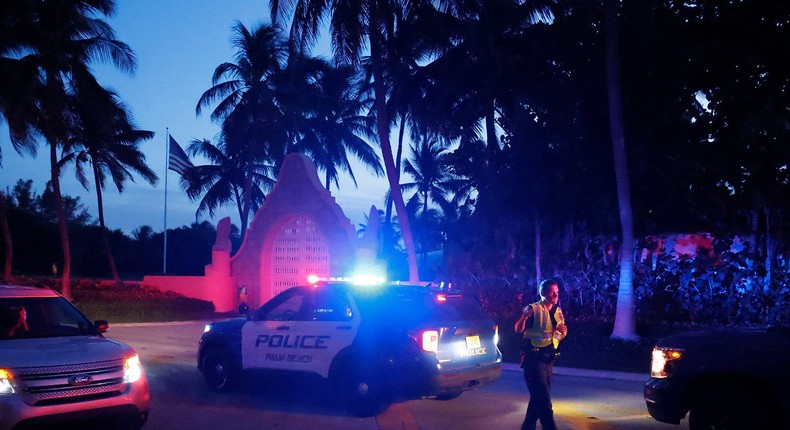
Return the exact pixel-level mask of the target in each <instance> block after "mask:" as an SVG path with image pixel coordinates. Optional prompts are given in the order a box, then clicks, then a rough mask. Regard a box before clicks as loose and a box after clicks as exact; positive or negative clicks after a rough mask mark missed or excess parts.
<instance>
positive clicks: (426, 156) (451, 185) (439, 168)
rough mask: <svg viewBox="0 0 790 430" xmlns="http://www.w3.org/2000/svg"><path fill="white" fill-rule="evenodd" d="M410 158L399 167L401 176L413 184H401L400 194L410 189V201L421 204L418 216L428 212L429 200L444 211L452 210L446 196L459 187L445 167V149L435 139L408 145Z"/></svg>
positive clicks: (448, 197)
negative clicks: (412, 194)
mask: <svg viewBox="0 0 790 430" xmlns="http://www.w3.org/2000/svg"><path fill="white" fill-rule="evenodd" d="M409 148H410V149H411V153H412V158H410V159H407V160H406V161H405V162H404V164H403V171H404V173H407V174H409V176H411V177H412V178H414V182H407V183H401V184H400V186H401V189H402V190H403V191H404V192H408V191H411V190H414V191H415V193H414V196H412V198H411V199H409V201H410V202H411V200H420V201H421V202H422V213H424V214H427V213H428V206H429V203H430V201H431V200H433V201H434V202H435V203H437V204H439V206H440V207H441V208H442V209H443V210H444V209H447V212H451V211H452V207H451V202H450V197H451V196H452V194H453V192H454V191H455V189H456V188H457V186H458V185H459V184H460V181H459V180H457V179H456V178H455V177H454V176H453V175H452V174H451V173H450V171H449V169H448V168H447V165H446V164H445V163H444V160H443V158H444V157H443V156H444V154H445V151H446V149H445V148H443V147H442V146H440V145H439V143H438V142H437V141H436V140H433V139H430V138H426V139H423V140H422V141H421V142H420V143H419V144H418V145H417V146H415V145H410V147H409Z"/></svg>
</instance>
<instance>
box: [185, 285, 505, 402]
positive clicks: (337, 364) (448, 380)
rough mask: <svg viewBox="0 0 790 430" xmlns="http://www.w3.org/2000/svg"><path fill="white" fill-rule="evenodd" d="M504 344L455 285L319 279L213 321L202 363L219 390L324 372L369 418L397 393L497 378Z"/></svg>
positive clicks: (450, 389)
mask: <svg viewBox="0 0 790 430" xmlns="http://www.w3.org/2000/svg"><path fill="white" fill-rule="evenodd" d="M497 342H498V328H497V326H496V324H495V323H494V322H493V321H492V320H491V318H490V317H488V315H486V313H485V312H484V311H483V309H482V307H481V306H480V304H479V303H478V302H477V300H476V299H474V298H472V297H468V296H464V295H463V294H460V293H456V292H454V291H452V290H446V289H439V288H430V286H422V285H397V284H395V285H393V284H373V283H362V284H360V283H356V282H353V281H346V280H344V281H339V282H338V281H335V282H327V281H320V282H317V283H315V284H313V285H307V286H301V287H293V288H290V289H288V290H286V291H284V292H282V293H280V294H278V295H277V296H275V297H273V298H272V299H271V300H269V301H268V302H267V303H266V304H264V305H263V306H262V307H261V308H260V309H258V310H257V312H254V313H252V314H250V315H249V316H248V318H237V319H232V320H228V321H221V322H215V323H212V324H210V325H208V326H206V331H205V333H204V334H203V336H202V338H201V339H200V345H199V348H198V357H197V365H198V369H199V370H200V371H201V373H202V374H203V376H204V378H205V380H206V381H207V382H208V384H209V386H211V387H212V388H213V389H215V390H218V391H223V390H226V389H228V388H231V387H232V386H234V385H235V384H236V383H237V382H238V381H239V380H240V378H241V376H242V374H243V373H244V372H248V371H252V370H255V369H265V370H278V371H287V372H305V373H312V374H317V375H319V376H321V377H322V378H325V379H327V380H329V381H330V382H331V383H332V386H333V387H334V389H336V390H339V392H340V394H341V395H342V398H343V399H344V400H345V401H346V404H347V406H348V408H349V411H350V412H352V413H353V414H355V415H359V416H369V415H372V414H375V413H377V412H380V411H382V410H383V409H385V408H386V407H387V406H388V405H389V404H390V402H391V401H393V399H396V398H399V399H408V398H420V397H435V398H438V399H442V400H449V399H452V398H455V397H458V396H459V395H461V393H462V392H463V391H466V390H473V389H477V388H480V387H483V386H486V385H489V384H492V383H494V382H495V381H497V380H498V379H499V378H500V376H501V373H502V364H501V362H502V354H501V353H500V351H499V349H498V347H497Z"/></svg>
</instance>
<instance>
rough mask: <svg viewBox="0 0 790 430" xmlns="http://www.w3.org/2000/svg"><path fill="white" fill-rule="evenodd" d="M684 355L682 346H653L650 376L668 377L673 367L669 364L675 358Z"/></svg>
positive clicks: (678, 358) (677, 358)
mask: <svg viewBox="0 0 790 430" xmlns="http://www.w3.org/2000/svg"><path fill="white" fill-rule="evenodd" d="M682 356H683V349H680V348H659V347H654V348H653V355H652V357H651V359H650V377H652V378H667V377H669V376H670V373H671V372H670V371H671V367H670V366H669V364H670V363H671V362H673V361H675V360H680V357H682Z"/></svg>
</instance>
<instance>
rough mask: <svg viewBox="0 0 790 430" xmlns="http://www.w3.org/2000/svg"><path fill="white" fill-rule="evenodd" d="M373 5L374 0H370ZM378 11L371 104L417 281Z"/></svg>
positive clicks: (373, 41) (374, 19)
mask: <svg viewBox="0 0 790 430" xmlns="http://www.w3.org/2000/svg"><path fill="white" fill-rule="evenodd" d="M372 3H373V4H375V2H372ZM376 13H377V12H375V11H374V12H373V13H371V18H370V24H369V28H371V29H374V30H372V31H370V35H369V37H370V53H371V56H370V57H371V60H372V63H371V66H372V68H373V79H374V81H373V90H374V93H375V100H374V103H375V104H376V129H377V131H378V135H379V143H380V145H381V155H382V157H384V170H385V171H386V172H387V181H388V182H389V186H390V196H392V200H393V202H394V203H395V213H396V214H398V222H399V223H400V228H401V234H402V236H403V244H404V245H405V246H406V256H407V258H408V262H409V282H418V281H419V277H420V276H419V273H418V270H417V255H416V252H415V249H414V238H413V236H412V232H411V223H410V222H409V215H408V214H407V213H406V204H405V203H404V202H403V194H401V191H400V184H399V183H398V180H399V179H398V171H397V170H396V169H395V161H394V160H393V158H392V146H391V145H390V137H389V121H388V118H387V104H386V91H385V89H384V73H383V71H382V64H381V62H382V52H381V41H380V39H379V37H380V35H379V34H378V28H379V26H378V22H379V19H378V18H377V17H376Z"/></svg>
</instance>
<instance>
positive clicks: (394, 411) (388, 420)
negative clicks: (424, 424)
mask: <svg viewBox="0 0 790 430" xmlns="http://www.w3.org/2000/svg"><path fill="white" fill-rule="evenodd" d="M376 425H377V426H378V429H379V430H420V426H419V425H417V420H416V419H415V418H414V414H412V413H411V409H409V406H408V405H406V403H393V404H392V405H391V406H390V407H389V408H388V409H387V410H386V411H384V412H382V413H381V414H379V415H377V416H376Z"/></svg>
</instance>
